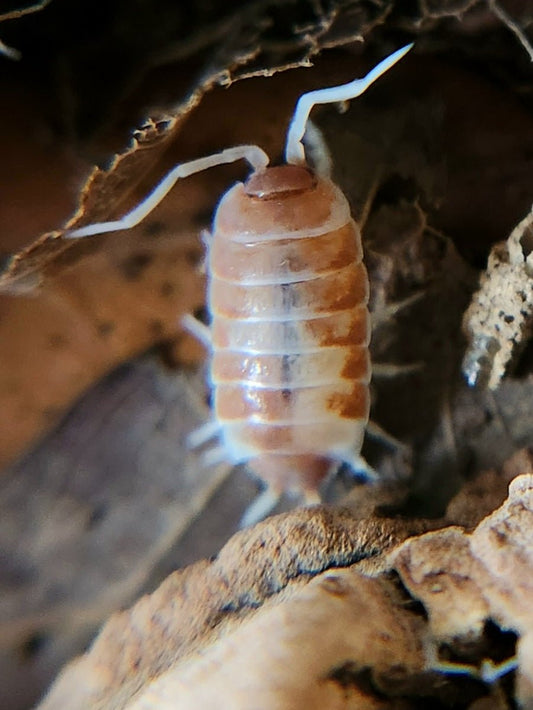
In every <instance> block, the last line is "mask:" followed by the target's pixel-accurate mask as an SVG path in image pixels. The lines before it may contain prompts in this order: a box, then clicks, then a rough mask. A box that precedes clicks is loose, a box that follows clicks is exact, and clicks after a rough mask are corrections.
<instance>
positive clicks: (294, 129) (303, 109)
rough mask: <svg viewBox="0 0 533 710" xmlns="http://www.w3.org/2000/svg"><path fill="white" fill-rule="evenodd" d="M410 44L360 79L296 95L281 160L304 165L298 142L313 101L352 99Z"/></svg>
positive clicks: (314, 103) (387, 67) (388, 67)
mask: <svg viewBox="0 0 533 710" xmlns="http://www.w3.org/2000/svg"><path fill="white" fill-rule="evenodd" d="M412 46H413V45H412V44H408V45H407V46H406V47H403V48H402V49H398V50H397V51H396V52H393V53H392V54H391V55H390V56H388V57H386V58H385V59H384V60H383V61H381V62H380V63H379V64H378V65H377V66H375V67H374V69H372V71H370V72H369V73H368V74H367V75H366V76H365V77H363V78H362V79H354V81H351V82H350V83H349V84H342V86H331V87H330V88H329V89H319V90H318V91H310V92H308V93H307V94H304V95H303V96H300V98H299V100H298V103H297V104H296V110H295V111H294V116H293V117H292V121H291V125H290V126H289V131H288V134H287V147H286V148H285V160H286V161H287V163H290V164H293V165H301V164H305V151H304V147H303V145H302V138H303V136H304V133H305V127H306V124H307V120H308V118H309V114H310V113H311V109H312V108H313V106H316V104H331V103H338V102H341V101H349V100H350V99H354V98H356V96H361V94H363V93H364V92H365V91H366V90H367V89H368V87H369V86H370V85H371V84H372V83H373V82H374V81H375V80H376V79H377V78H378V77H380V76H381V75H382V74H384V73H385V72H386V71H388V70H389V69H390V68H391V67H392V66H393V65H394V64H396V62H397V61H399V60H400V59H401V58H402V57H403V56H404V55H405V54H407V52H408V51H409V50H410V49H411V47H412Z"/></svg>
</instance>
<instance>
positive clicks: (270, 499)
mask: <svg viewBox="0 0 533 710" xmlns="http://www.w3.org/2000/svg"><path fill="white" fill-rule="evenodd" d="M280 498H281V494H280V493H279V491H277V490H275V489H273V488H272V487H268V488H267V489H266V490H264V491H263V492H262V493H260V494H259V495H258V496H257V498H256V499H255V500H254V502H253V503H252V504H251V505H249V506H248V508H247V509H246V512H245V513H244V515H243V516H242V518H241V521H240V523H239V527H240V528H247V527H249V526H250V525H255V524H256V523H258V522H259V521H260V520H263V518H266V517H267V515H268V514H269V513H271V512H272V510H273V509H274V508H275V507H276V505H277V504H278V503H279V499H280Z"/></svg>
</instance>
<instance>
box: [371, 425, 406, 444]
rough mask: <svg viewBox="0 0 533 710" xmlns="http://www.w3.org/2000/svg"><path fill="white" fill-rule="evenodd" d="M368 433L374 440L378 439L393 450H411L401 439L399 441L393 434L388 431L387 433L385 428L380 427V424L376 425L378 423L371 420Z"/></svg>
mask: <svg viewBox="0 0 533 710" xmlns="http://www.w3.org/2000/svg"><path fill="white" fill-rule="evenodd" d="M366 433H367V434H368V436H370V437H371V438H372V439H377V440H378V441H381V442H383V443H384V444H386V445H387V446H390V448H391V449H400V450H401V449H408V448H409V447H408V446H406V445H405V444H404V443H403V442H401V441H400V440H399V439H397V438H396V437H395V436H393V435H392V434H389V432H388V431H385V429H383V427H380V426H379V424H376V422H374V421H372V420H370V421H369V422H368V424H367V427H366Z"/></svg>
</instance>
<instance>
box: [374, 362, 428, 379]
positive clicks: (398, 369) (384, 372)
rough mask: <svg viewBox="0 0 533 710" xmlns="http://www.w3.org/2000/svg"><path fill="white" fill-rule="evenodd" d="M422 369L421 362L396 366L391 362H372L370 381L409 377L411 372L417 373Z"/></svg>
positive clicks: (422, 364)
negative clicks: (402, 376)
mask: <svg viewBox="0 0 533 710" xmlns="http://www.w3.org/2000/svg"><path fill="white" fill-rule="evenodd" d="M423 367H424V363H423V362H410V363H408V364H405V365H397V364H395V363H393V362H373V363H372V379H375V380H377V379H379V378H380V377H381V378H383V379H385V378H393V377H399V376H401V375H410V374H411V373H412V372H419V371H420V370H421V369H422V368H423Z"/></svg>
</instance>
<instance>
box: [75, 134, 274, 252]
mask: <svg viewBox="0 0 533 710" xmlns="http://www.w3.org/2000/svg"><path fill="white" fill-rule="evenodd" d="M242 159H244V160H247V161H248V162H249V163H250V165H251V166H252V168H253V170H254V171H258V170H263V169H264V168H265V167H266V166H267V165H268V163H269V159H268V156H267V155H266V153H265V152H264V151H262V150H261V148H258V147H257V146H256V145H237V146H235V147H234V148H227V149H226V150H223V151H222V152H220V153H215V154H214V155H208V156H206V157H205V158H198V160H191V161H189V162H188V163H181V164H180V165H176V167H175V168H174V169H173V170H171V171H170V172H169V173H168V175H167V176H166V177H164V178H163V179H162V180H161V182H160V183H159V185H157V187H156V188H155V189H154V190H152V192H151V193H150V194H149V195H148V197H145V198H144V200H143V201H142V202H141V203H140V204H138V205H137V207H134V209H132V210H131V212H128V214H126V215H124V217H122V218H121V219H118V220H113V221H112V222H100V223H98V224H90V225H88V226H86V227H80V228H79V229H74V230H71V231H67V232H65V234H64V235H63V236H64V237H65V238H66V239H80V238H81V237H89V236H91V235H93V234H103V233H104V232H118V231H120V230H122V229H131V227H135V226H136V225H137V224H139V223H140V222H142V221H143V219H144V218H145V217H146V216H147V215H149V214H150V212H152V210H154V209H155V208H156V207H157V205H158V204H159V203H160V202H161V200H162V199H163V198H164V197H165V196H166V195H167V194H168V193H169V192H170V190H172V188H173V187H174V185H175V184H176V183H177V181H178V180H180V179H182V178H186V177H189V175H194V174H195V173H200V172H202V171H203V170H207V168H212V167H215V166H216V165H222V164H224V163H234V162H235V161H236V160H242Z"/></svg>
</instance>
